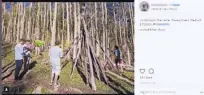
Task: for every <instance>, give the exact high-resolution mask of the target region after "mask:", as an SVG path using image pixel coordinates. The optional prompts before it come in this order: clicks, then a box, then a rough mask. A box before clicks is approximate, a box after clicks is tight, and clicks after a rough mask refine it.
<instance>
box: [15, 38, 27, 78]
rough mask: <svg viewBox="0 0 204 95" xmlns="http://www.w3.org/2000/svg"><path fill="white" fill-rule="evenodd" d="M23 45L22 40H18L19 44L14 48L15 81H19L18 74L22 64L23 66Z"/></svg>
mask: <svg viewBox="0 0 204 95" xmlns="http://www.w3.org/2000/svg"><path fill="white" fill-rule="evenodd" d="M24 43H25V40H24V39H20V42H19V43H18V44H17V45H16V46H15V63H16V68H15V75H14V77H15V80H19V72H20V70H21V67H22V64H23V55H24V52H23V44H24Z"/></svg>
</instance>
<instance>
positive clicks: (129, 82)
mask: <svg viewBox="0 0 204 95" xmlns="http://www.w3.org/2000/svg"><path fill="white" fill-rule="evenodd" d="M105 73H107V74H110V75H112V76H114V77H116V78H118V79H120V80H123V81H125V82H126V83H128V84H129V85H131V86H134V82H132V81H130V80H128V79H126V78H124V77H121V76H119V75H117V74H115V73H113V72H111V71H105Z"/></svg>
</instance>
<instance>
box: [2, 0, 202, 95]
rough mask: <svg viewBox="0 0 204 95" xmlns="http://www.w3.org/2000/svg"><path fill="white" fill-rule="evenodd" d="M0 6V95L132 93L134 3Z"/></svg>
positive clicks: (27, 3)
mask: <svg viewBox="0 0 204 95" xmlns="http://www.w3.org/2000/svg"><path fill="white" fill-rule="evenodd" d="M145 4H146V3H145ZM1 7H2V11H1V15H2V20H1V24H2V26H1V28H2V29H1V37H2V44H1V48H2V52H1V61H2V64H1V68H2V74H1V75H2V80H1V84H2V90H3V92H2V94H131V95H133V94H135V72H134V69H135V55H134V54H135V47H134V43H135V31H134V30H135V26H134V25H135V24H134V23H135V20H134V18H135V17H134V16H135V12H134V10H135V5H134V1H133V0H132V1H130V0H129V1H127V2H126V1H124V2H121V1H120V2H115V1H114V2H100V1H99V2H86V1H84V2H40V1H39V2H20V1H18V2H2V3H1ZM143 7H144V9H142V10H143V11H148V10H150V9H148V8H149V6H148V5H147V6H146V5H145V6H143ZM136 9H137V8H136ZM144 18H145V17H144ZM141 19H142V18H141ZM198 23H199V22H198ZM144 24H145V23H144ZM144 27H145V26H144ZM141 29H142V28H141ZM161 30H163V33H164V32H165V31H169V30H170V29H169V30H168V29H166V30H165V29H162V28H161ZM146 33H147V32H146ZM140 35H142V34H140ZM164 35H165V34H164ZM144 36H145V35H144ZM197 39H199V38H197ZM152 41H154V40H152ZM136 42H138V41H137V39H136ZM139 45H140V44H139ZM140 47H142V46H140ZM200 48H201V47H200ZM138 49H140V48H139V47H138ZM144 50H145V48H144ZM141 53H142V52H139V53H138V56H139V55H140V54H141ZM149 56H150V55H149ZM155 57H156V56H155ZM139 58H141V57H139ZM138 61H141V60H138ZM136 62H137V61H136ZM141 62H142V61H141ZM158 64H159V63H158ZM137 65H138V66H141V67H142V65H140V63H138V64H137ZM172 65H173V64H172ZM155 66H157V65H155ZM189 66H190V65H189ZM138 68H139V67H138ZM156 68H157V67H152V69H156ZM174 69H175V68H174ZM175 70H177V69H175ZM157 72H158V71H157ZM167 73H168V72H167ZM140 75H141V74H138V77H139V76H140ZM144 77H145V76H144ZM158 77H159V76H158ZM200 80H202V79H200ZM137 81H138V83H139V82H140V81H139V80H137Z"/></svg>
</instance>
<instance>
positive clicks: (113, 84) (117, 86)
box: [107, 76, 134, 94]
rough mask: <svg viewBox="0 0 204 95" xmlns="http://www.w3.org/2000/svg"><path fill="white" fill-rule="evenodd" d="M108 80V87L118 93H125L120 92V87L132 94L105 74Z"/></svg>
mask: <svg viewBox="0 0 204 95" xmlns="http://www.w3.org/2000/svg"><path fill="white" fill-rule="evenodd" d="M107 78H108V80H109V81H110V82H111V84H112V85H111V84H110V87H111V88H112V89H114V90H115V91H116V90H117V92H118V94H125V93H124V92H122V91H121V90H120V89H119V87H120V88H122V89H123V90H124V91H125V92H126V93H127V94H134V93H132V92H130V91H128V90H127V89H126V88H125V87H123V86H122V85H121V84H120V83H119V82H116V81H114V80H113V79H112V78H110V77H109V76H107Z"/></svg>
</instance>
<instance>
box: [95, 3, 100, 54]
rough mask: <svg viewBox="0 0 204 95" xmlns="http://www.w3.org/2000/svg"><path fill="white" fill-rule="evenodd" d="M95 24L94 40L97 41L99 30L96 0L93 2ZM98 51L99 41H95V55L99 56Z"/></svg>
mask: <svg viewBox="0 0 204 95" xmlns="http://www.w3.org/2000/svg"><path fill="white" fill-rule="evenodd" d="M95 12H96V13H95V15H96V16H95V26H96V29H95V32H96V40H97V42H99V36H98V34H99V31H98V18H97V16H98V15H97V14H98V10H97V2H95ZM99 53H100V44H99V43H96V56H97V57H99V55H100V54H99Z"/></svg>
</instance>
